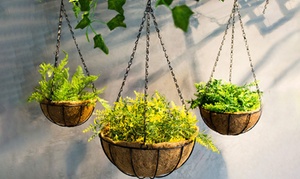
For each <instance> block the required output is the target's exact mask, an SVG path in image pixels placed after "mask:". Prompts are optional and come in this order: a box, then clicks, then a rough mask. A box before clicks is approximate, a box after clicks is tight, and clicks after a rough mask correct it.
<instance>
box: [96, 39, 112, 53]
mask: <svg viewBox="0 0 300 179" xmlns="http://www.w3.org/2000/svg"><path fill="white" fill-rule="evenodd" d="M94 48H100V49H101V50H102V51H103V52H104V53H105V54H108V53H109V50H108V48H107V46H106V45H105V42H104V39H103V37H102V35H101V34H97V35H95V37H94Z"/></svg>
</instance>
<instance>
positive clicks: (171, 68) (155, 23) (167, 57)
mask: <svg viewBox="0 0 300 179" xmlns="http://www.w3.org/2000/svg"><path fill="white" fill-rule="evenodd" d="M150 13H151V16H152V19H153V23H154V26H155V29H156V32H157V36H158V39H159V41H160V44H161V46H162V49H163V52H164V55H165V58H166V60H167V64H168V67H169V70H170V72H171V75H172V78H173V81H174V83H175V86H176V90H177V93H178V95H179V98H180V101H181V103H182V105H183V107H184V109H185V110H187V108H186V104H185V101H184V98H183V96H182V92H181V90H180V87H179V85H178V82H177V79H176V77H175V73H174V70H173V67H172V66H171V62H170V60H169V56H168V55H167V50H166V48H165V44H164V43H163V41H162V37H161V35H160V30H159V28H158V24H157V22H156V18H155V16H154V13H153V11H151V12H150Z"/></svg>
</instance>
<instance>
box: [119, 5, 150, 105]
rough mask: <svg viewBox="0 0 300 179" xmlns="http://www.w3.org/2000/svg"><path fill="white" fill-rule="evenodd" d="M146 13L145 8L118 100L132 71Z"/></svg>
mask: <svg viewBox="0 0 300 179" xmlns="http://www.w3.org/2000/svg"><path fill="white" fill-rule="evenodd" d="M146 15H147V12H146V10H145V12H144V16H143V18H142V22H141V24H140V28H139V31H138V35H137V37H136V41H135V43H134V44H135V45H134V47H133V50H132V54H131V55H130V60H129V62H128V65H127V68H126V70H125V74H124V78H123V81H122V84H121V87H120V90H119V93H118V97H117V100H116V101H119V99H120V98H121V96H122V92H123V89H124V86H125V83H126V79H127V77H128V74H129V71H130V68H131V65H132V62H133V59H134V56H135V53H136V50H137V46H138V43H139V40H140V37H141V34H142V30H143V28H144V23H145V20H146Z"/></svg>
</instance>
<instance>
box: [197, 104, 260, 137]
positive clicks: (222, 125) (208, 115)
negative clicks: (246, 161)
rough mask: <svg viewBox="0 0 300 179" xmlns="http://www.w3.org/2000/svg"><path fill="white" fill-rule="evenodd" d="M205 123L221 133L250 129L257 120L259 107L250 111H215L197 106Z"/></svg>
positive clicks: (235, 133) (233, 132)
mask: <svg viewBox="0 0 300 179" xmlns="http://www.w3.org/2000/svg"><path fill="white" fill-rule="evenodd" d="M199 109H200V114H201V117H202V119H203V121H204V122H205V124H206V125H207V126H208V127H209V128H210V129H212V130H214V131H216V132H218V133H220V134H223V135H238V134H242V133H245V132H247V131H249V130H250V129H252V128H253V127H254V126H255V125H256V123H257V122H258V121H259V118H260V116H261V113H262V111H261V109H259V110H256V111H250V112H235V113H217V112H211V111H209V110H206V109H204V108H203V107H199Z"/></svg>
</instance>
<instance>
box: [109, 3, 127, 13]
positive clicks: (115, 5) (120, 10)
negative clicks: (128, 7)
mask: <svg viewBox="0 0 300 179" xmlns="http://www.w3.org/2000/svg"><path fill="white" fill-rule="evenodd" d="M125 3H126V0H108V9H110V10H115V11H117V12H118V13H120V14H122V15H123V14H124V9H123V5H124V4H125Z"/></svg>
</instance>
